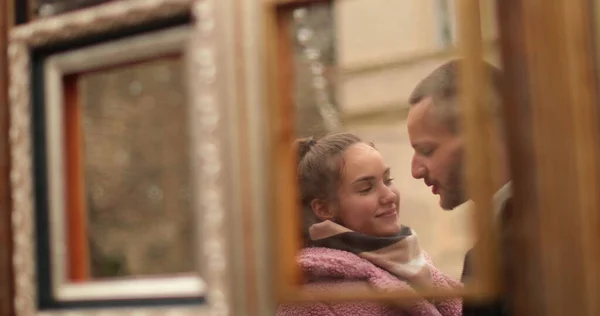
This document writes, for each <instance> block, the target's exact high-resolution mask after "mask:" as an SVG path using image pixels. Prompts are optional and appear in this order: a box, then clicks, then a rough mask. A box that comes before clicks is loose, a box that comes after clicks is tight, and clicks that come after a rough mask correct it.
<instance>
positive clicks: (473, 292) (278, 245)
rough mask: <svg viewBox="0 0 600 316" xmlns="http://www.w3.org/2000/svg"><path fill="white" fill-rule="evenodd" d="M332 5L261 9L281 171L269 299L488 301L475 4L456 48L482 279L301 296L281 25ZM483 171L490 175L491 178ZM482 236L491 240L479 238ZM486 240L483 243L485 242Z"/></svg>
mask: <svg viewBox="0 0 600 316" xmlns="http://www.w3.org/2000/svg"><path fill="white" fill-rule="evenodd" d="M323 1H330V0H285V1H277V0H272V1H266V3H265V4H264V6H265V20H266V32H267V36H266V43H267V45H268V48H267V60H268V61H269V63H268V64H267V67H268V71H267V87H269V91H268V92H267V95H268V97H269V108H268V111H267V112H268V113H269V114H268V115H269V123H270V135H269V139H270V141H271V144H270V145H271V146H270V157H269V162H270V164H271V165H276V166H279V168H278V169H277V171H276V172H273V173H271V174H270V178H269V180H270V183H271V187H272V190H271V194H272V195H271V197H270V201H271V204H270V209H271V210H272V211H271V216H272V218H273V226H272V230H271V234H274V236H277V237H276V238H272V239H271V240H274V241H276V242H275V243H274V245H273V250H272V251H273V253H276V254H277V256H274V257H273V259H272V261H273V262H275V276H274V277H273V280H274V292H275V295H276V299H277V301H278V302H279V303H294V302H302V301H315V300H319V301H345V300H372V301H388V302H389V301H395V302H397V301H398V300H399V299H411V298H415V297H423V296H424V297H429V298H441V297H447V296H464V297H466V298H467V299H474V300H476V299H490V298H493V297H495V296H496V295H497V294H498V292H499V291H500V289H501V284H500V282H499V278H498V267H497V244H496V237H495V235H496V234H495V233H494V232H495V229H493V228H492V227H493V223H492V218H493V216H492V207H491V201H492V199H491V197H492V195H493V193H494V188H493V184H492V183H493V182H492V179H493V177H494V174H493V171H492V170H493V169H492V168H491V166H493V164H492V163H493V161H491V160H490V159H489V158H488V157H487V153H488V152H489V151H490V148H489V146H490V142H489V139H490V138H489V137H491V135H490V133H487V132H486V133H475V132H472V131H488V128H487V126H488V125H489V124H487V123H488V122H489V120H490V118H489V117H488V116H487V115H488V114H487V113H486V111H485V109H483V108H480V107H479V106H478V105H479V104H481V103H480V102H479V100H481V98H483V97H484V96H483V95H482V93H480V92H479V91H478V88H477V87H478V86H479V85H480V84H482V82H483V81H482V79H483V78H484V76H483V69H482V68H481V67H480V66H478V63H479V61H480V60H481V59H482V48H481V46H482V41H481V32H480V12H479V1H471V0H461V1H459V3H458V6H457V9H458V14H459V17H460V19H459V21H461V22H462V24H461V25H459V30H460V31H459V42H460V43H459V46H460V47H461V49H462V54H463V55H464V57H465V60H466V62H465V63H464V69H463V74H464V76H463V77H464V78H463V84H464V85H463V86H464V90H463V91H464V93H463V102H461V103H462V105H463V106H464V111H462V112H464V113H465V117H464V118H463V119H464V122H465V128H466V129H467V130H468V131H471V132H469V133H468V136H467V139H468V142H467V159H468V160H469V161H470V162H471V163H470V164H469V166H468V167H467V172H468V178H467V183H469V184H470V186H469V191H470V192H471V194H470V195H471V197H472V198H473V200H475V201H477V203H476V204H477V205H476V208H477V209H476V211H475V215H476V218H475V220H476V229H477V233H478V234H479V235H481V236H482V238H483V239H482V241H481V242H482V243H483V245H484V246H483V247H482V248H483V251H482V253H475V258H476V265H475V266H476V270H477V273H478V275H479V280H481V281H480V282H478V283H474V284H472V285H469V286H468V287H467V288H465V289H463V290H460V291H453V290H439V291H437V290H435V291H424V292H419V293H416V292H405V291H402V292H400V291H394V292H391V291H390V292H385V293H383V292H375V291H373V290H368V289H365V288H364V287H360V288H356V289H354V288H349V289H348V291H344V292H313V291H307V290H305V289H302V287H301V285H300V284H299V283H300V280H301V273H300V271H299V270H298V267H297V265H296V261H295V260H296V254H297V251H298V250H299V249H300V236H299V234H297V233H294V232H297V231H298V227H300V225H299V218H298V213H297V212H296V209H297V205H296V201H297V198H296V197H297V192H296V186H297V184H296V177H295V168H294V166H295V164H294V160H295V155H294V153H293V152H292V151H291V150H290V146H291V144H292V143H293V141H294V139H295V137H296V135H295V129H294V106H293V98H292V95H293V91H292V87H293V80H294V76H293V67H292V61H291V58H292V53H291V47H290V45H289V44H288V42H287V41H286V39H287V36H288V30H287V26H286V23H285V22H286V21H287V19H289V17H290V15H291V14H292V10H293V9H294V8H298V7H302V6H303V5H306V4H307V3H314V2H323ZM481 170H490V171H489V172H488V173H486V172H481ZM483 232H491V233H488V234H482V233H483ZM483 236H486V237H483Z"/></svg>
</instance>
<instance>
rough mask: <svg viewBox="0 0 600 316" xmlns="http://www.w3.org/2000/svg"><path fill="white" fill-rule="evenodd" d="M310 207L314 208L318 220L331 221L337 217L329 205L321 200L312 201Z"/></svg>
mask: <svg viewBox="0 0 600 316" xmlns="http://www.w3.org/2000/svg"><path fill="white" fill-rule="evenodd" d="M310 207H311V208H312V210H313V212H314V213H315V215H316V216H317V218H318V219H320V220H322V221H325V220H331V219H333V218H334V217H335V216H334V214H333V210H332V208H331V207H330V205H329V203H327V202H325V201H323V200H321V199H314V200H312V201H311V202H310Z"/></svg>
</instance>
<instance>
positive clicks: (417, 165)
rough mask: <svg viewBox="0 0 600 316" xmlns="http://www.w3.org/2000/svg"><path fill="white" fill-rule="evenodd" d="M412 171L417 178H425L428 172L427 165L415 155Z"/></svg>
mask: <svg viewBox="0 0 600 316" xmlns="http://www.w3.org/2000/svg"><path fill="white" fill-rule="evenodd" d="M410 171H411V173H412V176H413V178H415V179H423V178H425V175H426V173H427V170H426V169H425V166H424V165H423V164H422V163H421V162H420V161H419V159H418V158H417V157H415V156H413V158H412V162H411V170H410Z"/></svg>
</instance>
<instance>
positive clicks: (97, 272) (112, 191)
mask: <svg viewBox="0 0 600 316" xmlns="http://www.w3.org/2000/svg"><path fill="white" fill-rule="evenodd" d="M182 67H183V64H182V60H181V58H161V59H158V60H153V61H148V62H144V63H140V64H134V65H131V66H127V67H119V68H115V69H108V70H102V71H97V72H93V73H89V74H84V75H82V76H79V77H78V78H77V79H78V86H79V87H80V90H79V95H80V96H81V107H82V120H83V146H82V150H83V152H84V154H83V161H84V166H83V168H84V175H83V178H84V179H85V192H86V200H87V221H88V227H89V232H88V238H89V241H88V243H89V256H90V258H89V263H88V264H89V265H90V268H89V271H90V274H89V276H90V278H91V279H97V278H110V277H124V276H127V277H131V276H138V277H139V276H151V275H161V274H176V273H187V272H193V271H194V261H193V260H191V259H192V258H191V257H190V249H192V241H193V240H194V238H193V226H192V225H193V217H192V215H193V214H192V207H191V199H190V181H191V179H190V174H191V170H190V169H191V168H190V165H191V163H190V153H189V143H190V140H189V135H188V125H187V124H186V118H187V116H186V113H187V108H186V98H185V91H184V83H183V79H184V78H183V69H182Z"/></svg>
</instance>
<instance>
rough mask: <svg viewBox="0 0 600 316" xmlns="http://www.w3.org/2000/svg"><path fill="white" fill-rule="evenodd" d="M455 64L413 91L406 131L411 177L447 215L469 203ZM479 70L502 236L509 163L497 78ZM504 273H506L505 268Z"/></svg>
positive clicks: (494, 309)
mask: <svg viewBox="0 0 600 316" xmlns="http://www.w3.org/2000/svg"><path fill="white" fill-rule="evenodd" d="M459 63H460V60H453V61H450V62H448V63H445V64H443V65H442V66H440V67H438V68H437V69H435V70H434V71H433V72H432V73H431V74H429V75H428V76H427V77H426V78H425V79H423V80H422V81H421V82H420V83H419V84H418V85H417V86H416V88H415V89H414V91H413V92H412V93H411V95H410V98H409V104H410V110H409V113H408V119H407V125H408V135H409V138H410V142H411V145H412V147H413V149H414V155H413V159H412V167H411V169H412V170H411V171H412V175H413V177H414V178H416V179H423V180H424V182H425V184H426V185H427V186H429V187H431V191H432V193H433V194H435V195H439V198H440V206H441V207H442V208H443V209H444V210H452V209H454V208H455V207H457V206H459V205H461V204H463V203H464V202H466V201H467V200H468V199H469V197H468V195H467V193H466V187H465V181H464V179H463V177H464V174H463V170H464V155H463V152H464V145H465V136H464V135H463V133H462V132H461V124H460V112H459V111H460V105H459V104H458V101H459V91H458V86H459V84H460V83H459V82H460V77H459V74H458V72H459ZM484 68H485V70H486V74H488V75H489V80H488V86H487V87H485V89H486V97H487V98H486V104H485V105H486V106H488V107H489V110H490V112H491V113H492V115H493V118H494V120H493V124H494V127H495V131H496V133H495V134H496V135H495V137H494V138H495V139H494V144H493V148H495V152H494V154H495V155H496V156H497V161H498V162H499V164H498V166H497V167H498V168H499V172H500V177H499V179H498V183H495V184H494V185H495V186H496V188H497V190H498V191H497V193H496V194H495V196H494V201H493V203H494V207H495V215H496V216H497V217H498V219H497V221H498V222H500V225H501V227H503V228H502V231H503V232H502V235H505V234H508V229H504V226H502V225H503V224H502V222H503V220H504V218H505V217H506V216H508V214H510V213H511V212H512V207H511V205H512V203H510V195H511V192H510V190H511V188H510V177H509V169H508V157H507V153H506V146H505V140H504V137H503V135H502V134H503V133H502V118H501V116H500V111H499V108H500V81H501V76H502V74H501V72H500V70H498V69H497V68H495V67H493V66H491V65H489V64H487V63H486V64H485V65H484ZM504 246H505V247H506V245H504ZM470 253H471V251H469V252H468V253H467V255H466V256H465V262H464V267H463V274H462V278H461V281H463V282H464V281H465V280H466V279H467V278H469V277H471V276H472V271H471V268H472V262H471V258H470ZM505 268H506V269H508V267H506V266H505ZM507 271H508V270H507ZM506 309H507V306H506V304H505V302H503V300H500V302H496V303H493V304H479V305H474V304H465V306H463V315H465V316H477V315H482V316H483V315H485V316H492V315H508V312H507V310H506Z"/></svg>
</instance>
